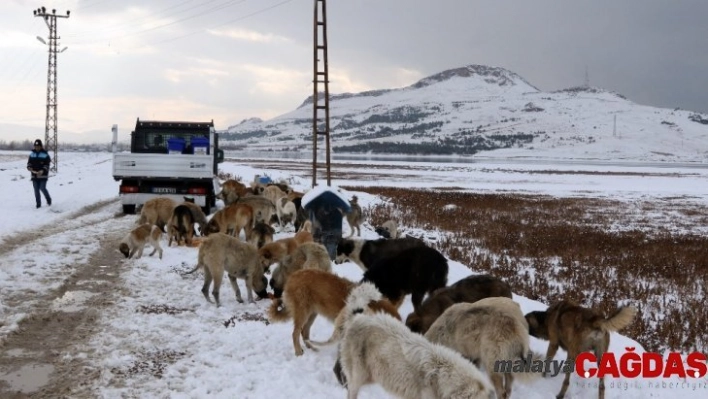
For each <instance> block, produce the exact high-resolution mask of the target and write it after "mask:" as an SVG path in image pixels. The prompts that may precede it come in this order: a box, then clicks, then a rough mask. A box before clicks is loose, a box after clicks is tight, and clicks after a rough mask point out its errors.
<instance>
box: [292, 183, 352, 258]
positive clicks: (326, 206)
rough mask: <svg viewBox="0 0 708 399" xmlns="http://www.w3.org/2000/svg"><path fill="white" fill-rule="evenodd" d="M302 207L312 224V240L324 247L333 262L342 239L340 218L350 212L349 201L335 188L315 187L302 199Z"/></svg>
mask: <svg viewBox="0 0 708 399" xmlns="http://www.w3.org/2000/svg"><path fill="white" fill-rule="evenodd" d="M302 207H303V208H304V209H305V211H307V214H308V217H309V219H310V221H311V222H312V238H313V239H314V240H315V242H318V243H320V244H322V245H324V246H325V248H327V253H328V254H329V258H330V259H331V260H334V258H335V257H336V256H337V243H338V242H339V240H340V239H341V238H342V217H343V216H344V214H345V213H349V212H350V211H351V207H350V206H349V200H348V199H347V197H346V196H345V195H344V194H343V193H342V192H341V191H339V189H337V188H334V187H321V186H317V187H315V188H313V189H312V190H310V191H308V192H307V193H306V194H305V195H304V196H303V197H302Z"/></svg>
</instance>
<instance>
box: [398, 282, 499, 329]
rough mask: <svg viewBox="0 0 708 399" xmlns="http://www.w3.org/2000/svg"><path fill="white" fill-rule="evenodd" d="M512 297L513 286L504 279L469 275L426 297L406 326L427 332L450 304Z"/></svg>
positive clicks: (411, 315) (410, 316)
mask: <svg viewBox="0 0 708 399" xmlns="http://www.w3.org/2000/svg"><path fill="white" fill-rule="evenodd" d="M499 296H501V297H506V298H511V287H509V284H507V283H505V282H504V281H502V280H500V279H498V278H496V277H493V276H490V275H487V274H483V275H479V276H469V277H466V278H463V279H462V280H460V281H458V282H456V283H455V284H452V285H451V286H449V287H445V288H440V289H439V290H436V291H435V292H433V294H432V295H431V296H429V297H428V298H426V299H425V301H424V302H423V303H422V304H421V305H420V308H419V309H418V310H417V311H413V313H411V314H409V315H408V318H406V326H408V328H410V329H411V331H413V332H417V333H420V334H425V333H426V332H427V331H428V329H429V328H430V326H431V325H432V324H433V323H434V322H435V320H437V318H438V317H440V315H441V314H443V312H444V311H445V310H446V309H447V308H449V307H450V306H452V305H454V304H456V303H461V302H467V303H473V302H477V301H479V300H480V299H484V298H490V297H499Z"/></svg>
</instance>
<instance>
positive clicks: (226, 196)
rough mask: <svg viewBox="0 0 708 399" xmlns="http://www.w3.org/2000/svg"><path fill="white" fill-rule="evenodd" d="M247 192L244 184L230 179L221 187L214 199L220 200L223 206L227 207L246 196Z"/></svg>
mask: <svg viewBox="0 0 708 399" xmlns="http://www.w3.org/2000/svg"><path fill="white" fill-rule="evenodd" d="M249 191H250V190H249V189H248V187H246V185H245V184H243V183H241V182H239V181H236V180H233V179H230V180H227V181H225V182H224V183H223V184H222V185H221V192H220V193H219V194H217V195H216V197H217V198H221V199H222V200H223V201H224V205H226V206H229V205H231V204H233V203H234V202H236V201H237V200H238V199H239V198H241V197H243V196H244V195H246V193H248V192H249Z"/></svg>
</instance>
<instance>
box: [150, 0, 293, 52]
mask: <svg viewBox="0 0 708 399" xmlns="http://www.w3.org/2000/svg"><path fill="white" fill-rule="evenodd" d="M291 1H293V0H285V1H282V2H280V3H277V4H274V5H272V6H269V7H266V8H263V9H261V10H258V11H255V12H252V13H250V14H247V15H244V16H242V17H239V18H236V19H232V20H230V21H227V22H224V23H221V24H218V25H214V26H211V27H208V28H202V29H200V30H196V31H193V32H190V33H187V34H185V35H180V36H177V37H173V38H170V39H164V40H159V41H156V42H153V43H150V44H153V45H154V44H162V43H169V42H173V41H175V40H179V39H184V38H185V37H189V36H194V35H196V34H199V33H204V32H205V31H207V30H209V29H216V28H220V27H222V26H225V25H229V24H232V23H234V22H239V21H243V20H244V19H247V18H250V17H253V16H255V15H258V14H262V13H264V12H266V11H270V10H272V9H274V8H277V7H280V6H282V5H284V4H286V3H290V2H291Z"/></svg>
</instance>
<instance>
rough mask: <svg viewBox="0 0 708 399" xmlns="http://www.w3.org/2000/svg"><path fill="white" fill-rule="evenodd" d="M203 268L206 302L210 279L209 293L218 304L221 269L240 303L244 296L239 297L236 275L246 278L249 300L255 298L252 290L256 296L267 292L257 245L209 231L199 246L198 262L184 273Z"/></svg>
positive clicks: (203, 291)
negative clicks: (210, 289) (212, 285)
mask: <svg viewBox="0 0 708 399" xmlns="http://www.w3.org/2000/svg"><path fill="white" fill-rule="evenodd" d="M202 268H203V269H204V285H203V286H202V294H203V295H204V298H206V300H207V301H208V302H210V303H211V302H212V300H211V299H210V298H209V286H210V285H211V282H212V280H213V281H214V288H213V289H212V295H213V296H214V300H215V301H216V306H221V303H220V301H219V290H220V288H221V282H222V280H223V277H224V272H226V274H227V275H228V277H229V281H230V282H231V287H232V288H233V290H234V293H235V294H236V300H237V301H238V302H239V303H243V298H242V297H241V290H240V289H239V287H238V283H237V281H236V279H238V278H240V279H243V280H245V281H246V291H247V292H246V293H247V296H248V302H250V303H254V302H255V301H254V299H253V291H255V292H256V295H258V297H259V299H263V298H266V297H267V296H268V293H267V291H266V286H267V285H268V280H267V279H266V277H265V276H264V272H263V267H262V266H261V264H260V262H258V249H257V248H256V247H255V245H253V244H250V243H247V242H244V241H241V240H239V239H238V238H234V237H231V236H229V235H226V234H222V233H215V234H211V235H209V237H207V238H206V239H204V241H203V242H202V245H201V246H200V247H199V255H198V257H197V266H196V267H195V268H194V269H192V270H190V271H189V272H187V273H186V274H191V273H194V272H196V271H197V270H199V269H202Z"/></svg>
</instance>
